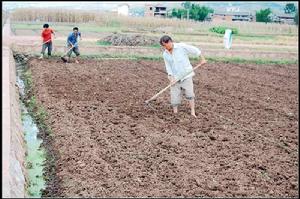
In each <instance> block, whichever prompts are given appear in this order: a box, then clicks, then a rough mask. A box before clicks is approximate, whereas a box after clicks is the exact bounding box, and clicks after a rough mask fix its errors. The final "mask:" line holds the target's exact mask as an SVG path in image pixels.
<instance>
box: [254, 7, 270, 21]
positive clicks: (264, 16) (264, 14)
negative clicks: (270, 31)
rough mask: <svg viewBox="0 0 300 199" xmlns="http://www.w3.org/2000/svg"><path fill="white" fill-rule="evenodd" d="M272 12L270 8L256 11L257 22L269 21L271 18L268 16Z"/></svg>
mask: <svg viewBox="0 0 300 199" xmlns="http://www.w3.org/2000/svg"><path fill="white" fill-rule="evenodd" d="M271 13H272V11H271V9H270V8H267V9H264V10H263V9H261V10H260V11H259V12H256V21H257V22H265V23H267V22H270V21H271V18H270V16H269V15H270V14H271Z"/></svg>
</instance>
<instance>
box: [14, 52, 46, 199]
mask: <svg viewBox="0 0 300 199" xmlns="http://www.w3.org/2000/svg"><path fill="white" fill-rule="evenodd" d="M14 57H15V61H16V70H17V73H16V74H17V85H18V87H19V94H20V99H21V100H20V107H21V118H22V126H23V133H24V138H25V142H26V153H25V154H26V163H25V164H26V170H27V174H28V176H27V177H28V182H27V188H26V193H27V196H28V197H41V195H42V190H43V189H45V176H44V164H45V161H46V152H45V149H44V148H43V147H42V142H43V141H42V139H40V138H39V128H38V125H37V120H38V119H39V117H41V114H44V113H38V112H35V111H34V109H35V106H37V105H36V101H35V97H34V96H31V97H29V96H28V95H29V91H30V89H31V88H30V87H31V79H30V74H29V73H26V70H27V67H26V64H27V58H26V57H25V56H24V55H21V54H15V55H14Z"/></svg>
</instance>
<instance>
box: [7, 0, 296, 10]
mask: <svg viewBox="0 0 300 199" xmlns="http://www.w3.org/2000/svg"><path fill="white" fill-rule="evenodd" d="M183 2H184V1H74V2H68V1H42V2H37V1H2V4H3V6H2V9H4V10H6V9H9V10H11V9H15V8H24V7H37V8H45V7H48V8H55V7H57V8H74V9H87V10H88V9H91V8H92V9H95V10H110V9H113V8H116V7H117V6H118V5H119V4H123V3H127V4H129V6H130V7H135V6H143V5H144V4H157V3H164V4H165V3H166V4H167V3H173V4H174V3H176V4H181V3H183ZM191 3H201V4H205V3H209V4H220V3H228V5H229V6H230V3H232V4H234V3H248V4H249V3H251V4H252V3H253V4H259V3H260V4H261V3H276V4H282V5H285V4H287V3H294V4H295V5H296V7H298V1H260V2H258V1H215V2H214V1H191ZM93 5H94V6H93Z"/></svg>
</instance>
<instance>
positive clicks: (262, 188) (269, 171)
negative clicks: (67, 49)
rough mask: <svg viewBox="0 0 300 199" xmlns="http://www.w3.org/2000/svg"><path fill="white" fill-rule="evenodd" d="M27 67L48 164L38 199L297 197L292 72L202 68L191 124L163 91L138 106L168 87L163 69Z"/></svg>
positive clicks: (139, 64)
mask: <svg viewBox="0 0 300 199" xmlns="http://www.w3.org/2000/svg"><path fill="white" fill-rule="evenodd" d="M28 64H29V70H30V71H31V73H32V78H33V83H34V89H33V93H34V94H35V95H36V97H37V100H38V101H39V102H40V103H41V104H42V105H43V106H44V107H45V109H46V110H47V112H48V113H49V118H48V119H47V123H48V124H49V127H50V128H51V130H52V134H51V140H52V141H51V145H52V152H53V154H55V155H56V158H57V161H56V163H55V165H56V166H55V168H54V170H55V176H54V177H53V178H50V180H48V187H47V189H46V190H45V191H44V193H43V196H48V197H49V196H50V197H53V196H66V197H74V196H84V197H142V196H151V197H178V196H185V197H197V196H198V197H200V196H201V197H216V196H218V197H237V196H243V197H246V196H247V197H250V196H251V197H267V196H268V197H296V196H297V195H298V186H299V185H298V144H299V143H298V119H299V115H298V111H299V110H298V95H299V93H298V78H299V77H298V66H297V65H254V64H228V63H226V64H225V63H208V64H207V65H205V66H203V68H201V69H199V70H198V71H196V76H195V77H194V84H195V85H194V86H195V94H196V114H197V115H198V117H197V118H193V117H191V116H190V115H189V107H188V103H187V102H186V101H183V102H182V106H181V107H180V108H179V113H178V115H173V114H172V112H171V107H170V105H169V93H168V92H166V93H164V94H163V95H161V96H160V97H159V98H158V99H157V100H155V101H153V102H151V107H148V106H145V104H144V101H145V100H147V99H149V98H150V97H151V96H152V95H154V94H155V93H157V92H158V91H159V90H160V89H162V88H164V87H165V86H167V85H168V83H169V82H168V81H167V78H166V74H165V70H164V65H163V62H162V61H146V60H139V61H130V60H81V62H80V64H75V63H69V64H64V63H62V62H61V61H60V60H57V59H49V60H38V59H35V58H31V59H30V60H29V63H28ZM48 139H49V138H48ZM45 140H46V142H47V139H45ZM46 144H47V143H46Z"/></svg>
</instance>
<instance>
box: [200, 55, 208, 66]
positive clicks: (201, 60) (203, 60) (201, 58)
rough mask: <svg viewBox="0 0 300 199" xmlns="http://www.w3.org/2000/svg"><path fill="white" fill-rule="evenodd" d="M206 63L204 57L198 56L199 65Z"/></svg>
mask: <svg viewBox="0 0 300 199" xmlns="http://www.w3.org/2000/svg"><path fill="white" fill-rule="evenodd" d="M206 62H207V61H206V59H205V58H204V56H203V55H202V54H200V63H199V64H201V65H202V64H205V63H206Z"/></svg>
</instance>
